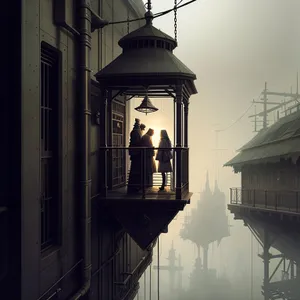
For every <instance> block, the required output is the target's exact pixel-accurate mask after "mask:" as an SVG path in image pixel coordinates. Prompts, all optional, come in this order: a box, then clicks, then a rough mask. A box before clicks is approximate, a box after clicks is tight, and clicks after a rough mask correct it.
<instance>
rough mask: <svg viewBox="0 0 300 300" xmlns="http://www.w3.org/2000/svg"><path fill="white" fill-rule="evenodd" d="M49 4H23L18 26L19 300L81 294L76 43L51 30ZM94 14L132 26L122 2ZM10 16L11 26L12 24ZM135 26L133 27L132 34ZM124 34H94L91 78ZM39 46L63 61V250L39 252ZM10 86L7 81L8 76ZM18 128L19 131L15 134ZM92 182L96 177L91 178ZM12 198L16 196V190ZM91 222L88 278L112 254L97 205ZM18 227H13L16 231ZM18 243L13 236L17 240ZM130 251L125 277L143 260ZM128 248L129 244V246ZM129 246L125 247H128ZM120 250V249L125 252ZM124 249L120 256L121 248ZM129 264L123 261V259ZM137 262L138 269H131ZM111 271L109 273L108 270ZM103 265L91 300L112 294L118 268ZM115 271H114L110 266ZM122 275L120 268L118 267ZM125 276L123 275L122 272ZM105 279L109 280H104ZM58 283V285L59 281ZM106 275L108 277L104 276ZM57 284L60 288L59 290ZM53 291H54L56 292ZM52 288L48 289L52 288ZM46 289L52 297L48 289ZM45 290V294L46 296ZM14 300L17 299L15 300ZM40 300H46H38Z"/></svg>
mask: <svg viewBox="0 0 300 300" xmlns="http://www.w3.org/2000/svg"><path fill="white" fill-rule="evenodd" d="M66 1H67V3H68V8H69V9H68V16H67V22H68V23H69V24H70V25H72V26H74V27H75V20H74V15H73V12H74V11H75V9H74V7H73V2H74V1H72V0H66ZM53 2H54V1H52V0H23V1H22V8H23V19H22V59H23V63H22V73H21V75H22V95H21V103H22V104H21V108H22V109H21V128H22V139H21V141H22V155H21V161H22V162H21V163H22V167H21V171H22V174H21V178H22V183H21V192H22V193H21V195H22V198H21V207H22V218H21V220H22V224H21V235H22V240H21V243H22V256H21V259H22V267H21V269H22V274H21V275H22V276H21V278H22V286H21V288H22V299H24V300H31V299H32V300H36V299H39V297H40V296H41V295H43V294H44V293H45V292H47V291H48V292H47V293H46V294H45V297H46V298H47V297H48V296H49V295H51V294H53V293H54V292H55V291H56V290H57V288H61V292H60V297H61V298H60V299H67V298H68V297H69V296H70V295H71V294H72V293H73V292H74V291H76V290H77V289H78V288H79V286H78V282H79V276H78V273H79V270H80V264H78V262H79V260H80V245H79V244H78V242H79V239H78V233H77V232H78V225H79V220H78V217H77V204H78V199H77V197H76V190H75V187H76V185H77V184H78V183H77V182H76V177H75V174H76V164H77V157H76V140H75V137H76V101H75V100H76V90H75V88H76V51H75V48H76V39H75V38H74V36H73V35H72V34H70V33H68V32H66V31H65V30H64V29H61V28H57V27H56V26H55V25H54V24H53V16H52V12H53V6H52V5H53ZM92 6H93V9H94V10H95V11H96V12H98V13H99V14H100V15H101V16H102V17H103V18H106V19H108V20H125V19H127V17H128V14H129V18H136V17H137V16H136V15H134V13H133V10H131V9H128V7H127V6H126V1H123V0H111V1H109V0H98V1H97V0H96V1H92ZM14 18H15V16H14V17H13V18H11V19H14ZM133 26H135V28H137V27H138V26H140V24H139V22H136V23H132V24H131V30H132V29H134V28H133ZM126 31H127V25H126V24H122V25H114V26H107V27H106V28H104V29H102V30H99V31H95V32H94V33H93V34H92V56H91V68H92V70H93V73H92V74H95V73H96V72H97V71H98V70H99V69H101V67H103V66H104V65H106V64H107V63H109V62H110V61H111V60H113V59H114V58H115V57H116V56H117V55H118V54H119V53H120V49H119V48H118V46H117V41H118V40H119V38H120V37H121V36H123V35H124V34H125V33H126ZM42 41H44V42H46V43H48V44H50V45H52V46H53V47H55V48H57V49H59V50H60V51H61V53H62V90H61V98H62V101H61V104H60V105H61V107H60V110H61V116H60V122H61V125H60V127H61V136H60V140H61V158H62V170H61V172H62V182H61V184H62V186H61V190H62V239H61V240H62V244H61V247H58V248H55V249H50V250H49V251H47V252H46V253H43V254H41V252H40V188H39V186H40V185H39V183H40V144H39V143H40V121H39V119H40V84H39V82H40V45H41V42H42ZM11 78H13V76H11ZM18 128H20V127H18ZM97 135H98V131H97V129H95V128H93V129H92V136H91V138H92V145H91V148H92V151H93V150H95V149H96V148H97V145H98V144H97ZM94 176H97V174H96V175H95V174H94ZM16 192H17V189H16ZM92 207H93V217H92V227H93V228H92V230H93V234H92V236H93V241H92V245H93V271H94V272H95V270H97V269H99V268H100V267H101V265H102V264H103V263H104V262H105V261H106V260H107V258H108V257H109V256H110V255H111V254H112V253H113V251H114V249H115V247H116V246H115V245H114V243H115V232H114V231H109V230H108V227H105V226H102V225H101V222H100V219H99V214H98V213H97V212H98V210H97V204H96V203H92ZM16 224H17V223H16ZM16 237H17V234H16ZM124 239H127V240H128V241H129V242H130V243H131V246H130V247H131V248H130V247H129V246H126V249H127V250H126V251H123V250H122V251H123V252H122V253H123V254H124V255H126V256H128V255H129V253H128V251H129V250H130V249H131V250H132V249H135V250H136V251H137V253H136V255H135V256H134V257H133V258H132V260H131V263H130V264H129V265H127V266H126V270H127V271H128V269H129V270H130V269H132V268H133V266H134V265H136V263H137V261H139V260H140V259H141V257H142V256H143V255H144V252H142V251H141V250H139V249H138V247H137V246H136V245H135V244H134V243H133V241H132V240H131V239H129V237H128V236H127V235H125V236H124ZM129 242H128V243H129ZM132 243H133V244H132ZM126 245H127V244H126ZM124 247H125V246H124ZM124 249H125V248H124ZM126 259H127V258H126ZM134 260H137V261H134ZM110 264H111V265H110ZM110 264H108V265H105V268H104V269H101V272H98V273H97V274H96V275H94V276H93V286H92V295H93V299H99V298H98V297H99V295H101V296H102V298H101V299H112V295H113V294H114V293H116V286H115V285H114V282H115V281H121V278H120V277H119V274H117V272H113V270H116V264H118V262H117V261H116V260H112V261H111V263H110ZM112 264H113V265H112ZM124 268H125V267H124ZM127 268H128V269H127ZM109 272H111V274H110V273H109ZM65 274H67V275H66V276H65V277H64V280H62V281H59V279H60V278H61V277H62V276H64V275H65ZM109 274H110V275H109ZM58 281H59V283H58ZM56 283H57V284H56ZM53 285H54V286H53ZM50 288H51V289H50ZM49 289H50V290H49ZM15 299H17V298H15ZM43 299H44V298H43Z"/></svg>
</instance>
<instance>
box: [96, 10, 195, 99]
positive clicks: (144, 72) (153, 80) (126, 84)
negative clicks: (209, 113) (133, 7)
mask: <svg viewBox="0 0 300 300" xmlns="http://www.w3.org/2000/svg"><path fill="white" fill-rule="evenodd" d="M145 18H146V24H145V25H144V26H142V27H141V28H139V29H137V30H135V31H133V32H131V33H129V34H128V35H126V36H124V37H123V38H122V39H121V40H120V41H119V45H120V47H122V49H123V52H122V54H121V55H119V56H118V57H117V58H116V59H115V60H113V61H112V62H111V63H110V64H108V65H107V66H106V67H104V68H103V69H102V70H100V71H99V72H98V73H97V74H96V75H95V76H96V79H97V81H98V82H99V83H100V85H101V86H102V87H105V88H108V89H109V88H111V89H114V90H122V93H123V94H126V95H129V96H145V95H146V89H148V96H150V97H151V96H152V95H153V94H159V97H163V96H167V97H170V93H173V92H175V85H176V84H178V83H182V84H183V85H184V86H185V88H186V92H187V94H188V95H187V96H190V95H192V94H196V93H197V90H196V87H195V84H194V80H195V79H196V75H195V74H194V73H193V72H192V71H191V70H190V69H189V68H188V67H187V66H185V65H184V64H183V63H182V62H181V61H180V60H179V59H178V58H177V57H176V56H175V55H174V54H173V50H174V49H175V48H176V47H177V42H176V41H175V40H174V39H173V38H172V37H170V36H168V35H167V34H165V33H164V32H162V31H160V30H158V29H157V28H155V27H154V26H153V25H152V20H153V14H152V13H151V12H150V11H147V12H146V14H145Z"/></svg>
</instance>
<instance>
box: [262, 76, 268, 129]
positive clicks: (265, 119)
mask: <svg viewBox="0 0 300 300" xmlns="http://www.w3.org/2000/svg"><path fill="white" fill-rule="evenodd" d="M263 100H264V115H263V128H264V129H266V128H267V117H268V114H267V101H268V98H267V82H265V89H264V99H263Z"/></svg>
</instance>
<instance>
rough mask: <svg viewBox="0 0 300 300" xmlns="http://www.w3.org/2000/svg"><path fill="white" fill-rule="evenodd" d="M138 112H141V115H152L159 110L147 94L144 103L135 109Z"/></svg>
mask: <svg viewBox="0 0 300 300" xmlns="http://www.w3.org/2000/svg"><path fill="white" fill-rule="evenodd" d="M135 110H136V111H138V112H140V113H144V114H146V115H147V114H150V113H153V112H156V111H158V108H157V107H155V106H154V105H153V104H152V102H151V100H150V98H149V96H148V95H147V94H146V96H145V98H144V99H143V101H142V103H141V104H140V105H139V106H138V107H136V108H135Z"/></svg>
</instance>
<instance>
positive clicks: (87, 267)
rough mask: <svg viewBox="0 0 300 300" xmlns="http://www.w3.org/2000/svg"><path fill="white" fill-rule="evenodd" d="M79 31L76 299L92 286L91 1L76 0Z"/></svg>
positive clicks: (74, 299)
mask: <svg viewBox="0 0 300 300" xmlns="http://www.w3.org/2000/svg"><path fill="white" fill-rule="evenodd" d="M75 3H76V4H77V9H78V31H79V34H80V35H79V43H78V50H79V53H78V54H79V66H78V87H79V89H78V96H79V99H78V105H79V122H80V125H79V126H80V130H79V132H78V135H79V145H78V147H79V149H80V158H79V161H80V162H79V163H80V169H79V171H80V174H79V176H80V194H79V195H80V196H79V197H80V199H79V201H80V204H81V207H80V213H81V235H82V240H81V243H82V247H83V248H82V255H83V264H82V266H83V269H82V277H83V285H82V287H81V288H80V290H79V291H78V292H77V293H76V294H75V295H74V296H73V297H72V298H71V299H72V300H77V299H80V298H81V297H83V296H84V295H86V294H88V292H89V290H90V286H91V271H92V265H91V174H90V127H91V103H90V102H91V101H90V80H91V69H90V52H91V1H90V0H76V2H75Z"/></svg>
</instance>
